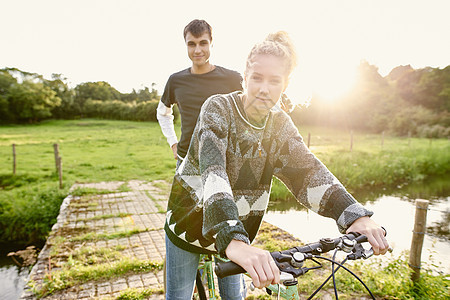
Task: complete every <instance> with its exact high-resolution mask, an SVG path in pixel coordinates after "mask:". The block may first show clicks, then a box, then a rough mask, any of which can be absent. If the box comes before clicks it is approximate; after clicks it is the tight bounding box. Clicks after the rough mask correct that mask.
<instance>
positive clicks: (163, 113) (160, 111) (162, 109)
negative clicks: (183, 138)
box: [156, 101, 178, 147]
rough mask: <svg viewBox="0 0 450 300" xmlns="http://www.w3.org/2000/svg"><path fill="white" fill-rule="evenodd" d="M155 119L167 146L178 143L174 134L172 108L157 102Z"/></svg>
mask: <svg viewBox="0 0 450 300" xmlns="http://www.w3.org/2000/svg"><path fill="white" fill-rule="evenodd" d="M156 118H157V119H158V123H159V126H160V127H161V131H162V133H163V135H164V136H165V137H166V139H167V142H168V143H169V146H171V147H172V146H173V144H176V143H178V138H177V135H176V133H175V127H174V126H173V118H174V117H173V111H172V106H171V107H167V106H166V105H165V104H164V103H163V102H161V101H159V103H158V108H157V109H156Z"/></svg>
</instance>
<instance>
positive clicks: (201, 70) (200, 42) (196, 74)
mask: <svg viewBox="0 0 450 300" xmlns="http://www.w3.org/2000/svg"><path fill="white" fill-rule="evenodd" d="M183 34H184V40H185V43H186V47H187V52H188V56H189V59H190V60H191V61H192V66H191V67H189V68H187V69H184V70H182V71H180V72H177V73H174V74H172V75H171V76H170V77H169V80H168V81H167V84H166V87H165V89H164V93H163V95H162V97H161V101H160V102H159V105H158V109H157V114H156V116H157V119H158V122H159V125H160V126H161V130H162V132H163V134H164V136H165V137H166V138H167V142H168V143H169V145H170V147H171V149H172V151H173V156H174V158H175V159H178V164H179V163H180V162H181V160H183V158H184V157H185V156H186V153H187V150H188V148H189V143H190V141H191V136H192V132H193V131H194V127H195V124H196V122H197V117H198V115H199V112H200V108H201V106H202V104H203V102H204V101H205V100H206V99H207V98H208V97H210V96H212V95H215V94H226V93H230V92H233V91H236V90H242V76H241V75H240V74H239V73H238V72H236V71H232V70H228V69H226V68H223V67H221V66H216V65H213V64H211V62H210V60H209V58H210V54H211V48H212V28H211V26H210V25H209V24H208V23H207V22H206V21H204V20H197V19H196V20H193V21H191V22H190V23H189V24H188V25H187V26H186V27H185V28H184V32H183ZM174 104H177V105H178V109H179V111H180V115H181V138H180V141H179V142H178V140H177V136H176V134H175V130H174V126H173V112H172V105H174Z"/></svg>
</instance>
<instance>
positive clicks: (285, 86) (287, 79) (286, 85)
mask: <svg viewBox="0 0 450 300" xmlns="http://www.w3.org/2000/svg"><path fill="white" fill-rule="evenodd" d="M289 80H290V78H289V77H288V78H286V82H285V83H284V88H283V93H284V92H286V89H287V87H288V86H289Z"/></svg>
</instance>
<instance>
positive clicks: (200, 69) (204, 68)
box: [191, 63, 215, 74]
mask: <svg viewBox="0 0 450 300" xmlns="http://www.w3.org/2000/svg"><path fill="white" fill-rule="evenodd" d="M214 68H215V67H214V65H213V64H211V63H207V64H204V65H201V66H198V65H192V67H191V73H192V74H205V73H208V72H211V71H212V70H214Z"/></svg>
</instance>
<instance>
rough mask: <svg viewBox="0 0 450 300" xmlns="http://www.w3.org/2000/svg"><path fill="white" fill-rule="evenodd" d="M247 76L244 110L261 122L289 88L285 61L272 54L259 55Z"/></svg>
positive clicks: (248, 70)
mask: <svg viewBox="0 0 450 300" xmlns="http://www.w3.org/2000/svg"><path fill="white" fill-rule="evenodd" d="M253 62H254V63H253V65H252V66H251V67H249V68H248V69H247V71H246V74H245V86H246V91H245V97H244V109H245V112H246V114H247V115H248V116H249V117H250V118H252V119H256V120H259V119H261V118H264V117H265V116H266V115H267V114H268V113H269V111H270V109H272V107H273V106H274V105H275V104H276V103H277V101H278V100H279V99H280V96H281V94H282V93H283V92H284V90H285V89H286V87H287V83H288V79H287V76H286V64H285V61H284V60H283V59H282V58H280V57H277V56H274V55H270V54H258V55H256V56H255V57H254V59H253Z"/></svg>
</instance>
